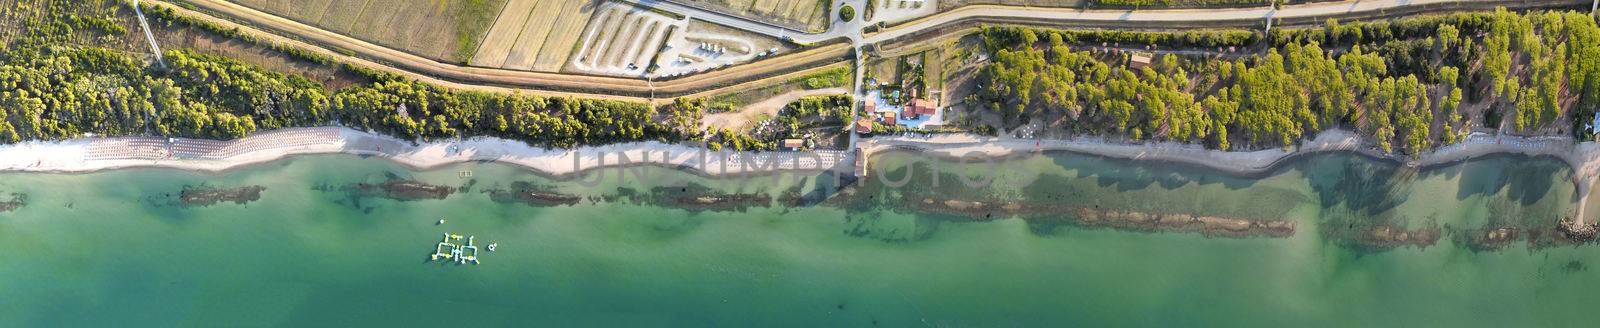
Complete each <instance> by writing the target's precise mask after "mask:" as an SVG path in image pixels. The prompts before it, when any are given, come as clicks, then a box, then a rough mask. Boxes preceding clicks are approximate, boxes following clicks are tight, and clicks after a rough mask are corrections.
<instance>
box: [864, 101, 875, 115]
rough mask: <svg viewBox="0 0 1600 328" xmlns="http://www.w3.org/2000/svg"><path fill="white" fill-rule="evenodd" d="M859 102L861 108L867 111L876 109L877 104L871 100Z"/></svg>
mask: <svg viewBox="0 0 1600 328" xmlns="http://www.w3.org/2000/svg"><path fill="white" fill-rule="evenodd" d="M861 103H862V104H861V109H862V110H866V111H867V112H868V113H871V112H876V111H878V105H877V104H874V103H872V102H871V101H863V102H861Z"/></svg>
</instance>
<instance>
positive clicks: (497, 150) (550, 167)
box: [0, 127, 850, 177]
mask: <svg viewBox="0 0 1600 328" xmlns="http://www.w3.org/2000/svg"><path fill="white" fill-rule="evenodd" d="M284 139H294V140H292V141H288V142H286V141H285V140H284ZM196 144H198V146H197V145H196ZM341 154H342V155H355V156H362V157H374V158H382V159H385V160H388V161H390V162H393V163H396V164H400V165H403V166H406V167H408V168H410V169H414V170H435V169H440V168H443V167H445V166H448V165H454V164H461V163H468V162H495V163H502V164H509V165H515V166H519V167H522V168H524V169H527V170H530V171H533V172H535V173H537V174H540V175H545V176H552V177H568V176H573V175H576V174H578V173H582V172H587V171H590V170H594V169H600V168H619V167H620V168H626V167H633V166H640V165H655V166H659V167H664V168H670V169H677V170H683V171H687V172H691V173H695V174H698V175H702V176H709V177H721V176H740V175H750V174H760V173H766V172H779V171H818V172H820V171H827V170H843V169H844V168H843V167H842V166H843V165H849V163H850V161H849V159H850V156H848V155H847V154H845V153H844V152H843V151H839V150H817V151H806V152H793V151H767V152H737V151H715V152H714V151H709V150H706V149H704V148H702V147H697V146H687V145H680V144H669V143H662V142H657V141H644V142H630V143H620V144H612V145H605V146H583V147H578V148H575V149H546V148H540V147H535V146H529V145H528V144H526V143H523V142H521V141H515V140H508V139H499V138H492V137H476V138H470V139H460V140H452V141H433V142H422V143H413V142H412V141H407V140H401V139H397V138H393V137H389V136H385V135H380V134H376V133H371V132H365V131H359V130H354V129H349V128H343V127H316V128H287V129H280V130H273V131H262V132H258V133H253V134H251V135H249V136H246V137H244V138H239V139H234V140H229V141H216V140H203V139H187V138H172V139H167V138H157V137H117V138H95V137H90V138H80V139H72V140H65V141H53V142H48V141H29V142H23V143H17V144H11V145H3V146H0V173H50V174H87V173H95V172H101V171H109V170H121V169H138V168H163V169H178V170H186V171H196V172H209V173H222V172H227V171H231V170H237V169H242V168H247V167H250V166H254V165H260V164H265V163H270V162H274V161H278V160H284V159H289V158H293V157H297V156H308V155H341Z"/></svg>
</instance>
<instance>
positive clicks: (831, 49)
mask: <svg viewBox="0 0 1600 328" xmlns="http://www.w3.org/2000/svg"><path fill="white" fill-rule="evenodd" d="M169 1H172V0H145V2H147V3H150V4H152V5H159V6H164V7H167V8H173V9H174V10H175V11H177V12H178V13H179V14H180V15H184V16H189V17H195V18H198V19H202V20H207V21H211V22H213V23H217V24H219V25H222V26H223V27H225V28H228V27H239V28H241V29H246V30H254V29H255V28H254V26H264V27H266V28H270V29H273V30H276V31H277V33H279V34H282V35H291V36H294V38H295V39H289V38H284V37H281V36H278V37H269V39H271V40H273V41H274V42H284V43H288V44H292V45H296V46H301V45H306V46H305V47H306V48H310V49H311V50H313V51H317V52H319V53H323V54H325V55H328V56H332V57H335V58H340V59H342V60H349V61H352V62H356V63H360V64H362V65H365V66H370V67H382V68H387V69H394V70H399V71H401V72H403V73H406V74H409V75H411V76H413V77H416V78H420V79H424V80H428V81H430V82H436V83H440V84H443V85H446V86H450V87H459V88H475V89H533V90H530V91H534V92H539V93H547V94H548V93H557V94H560V93H567V94H574V95H597V96H601V97H610V98H624V99H633V100H644V99H646V97H647V96H646V95H648V94H651V93H654V94H656V95H658V96H661V97H663V98H666V97H675V96H680V95H690V94H694V93H704V92H708V91H711V90H715V89H718V88H722V87H727V86H730V85H733V84H740V83H743V82H747V81H750V80H753V79H757V78H762V77H770V76H774V75H779V74H785V72H789V73H788V74H791V75H792V74H794V73H793V72H794V71H797V70H800V69H802V68H804V67H813V66H818V65H822V64H825V63H836V62H838V60H839V59H842V58H843V57H844V55H845V54H846V53H847V52H848V49H851V48H859V46H860V45H864V44H873V43H879V42H885V41H889V40H893V39H895V38H897V37H901V36H907V35H910V34H912V33H916V32H919V31H923V30H927V29H934V28H938V27H941V26H945V25H946V24H953V23H958V22H960V21H962V20H966V19H973V18H990V19H1002V20H1006V19H1010V20H1015V21H1017V22H1023V23H1033V24H1049V25H1062V24H1066V25H1071V24H1073V23H1075V22H1076V23H1085V22H1090V23H1094V22H1097V23H1099V24H1108V25H1112V26H1122V27H1129V28H1146V29H1148V28H1163V27H1167V28H1172V27H1173V26H1188V25H1194V24H1211V25H1216V26H1238V25H1240V24H1241V21H1240V20H1241V19H1244V20H1255V19H1261V18H1264V17H1266V16H1267V15H1268V14H1272V15H1273V16H1274V17H1278V18H1315V17H1322V16H1349V15H1369V16H1382V15H1383V13H1384V11H1385V10H1391V11H1392V10H1396V9H1398V8H1403V7H1416V6H1423V5H1438V4H1450V3H1471V4H1482V5H1488V4H1505V5H1524V4H1527V3H1529V2H1525V1H1506V0H1366V1H1350V2H1336V3H1317V4H1306V5H1296V6H1288V7H1286V8H1284V9H1282V10H1279V11H1277V12H1276V13H1272V10H1271V9H1270V8H1266V7H1261V8H1235V9H1206V10H1139V11H1132V10H1089V11H1082V10H1076V9H1070V8H1037V7H1004V6H987V5H982V6H967V7H961V8H957V9H955V10H950V11H946V12H943V13H939V14H935V15H932V16H928V17H924V18H921V19H917V20H914V21H911V22H907V23H904V24H899V25H897V26H895V27H891V28H888V29H886V30H884V31H880V32H878V33H873V34H871V35H865V36H863V35H861V34H860V33H859V32H860V30H861V27H862V26H863V24H862V22H861V20H860V19H857V20H855V21H853V22H850V23H840V22H837V21H835V22H834V23H833V26H832V27H831V28H829V30H828V31H827V32H823V33H803V32H800V31H794V30H788V29H784V28H782V27H779V26H776V25H771V24H766V23H762V22H758V21H754V20H750V19H746V18H742V17H737V16H732V15H727V14H722V13H718V12H713V11H708V10H703V9H699V8H694V7H689V6H683V5H679V4H675V3H671V2H665V1H660V0H622V1H628V2H633V3H639V4H644V5H649V6H655V7H657V8H661V9H664V10H668V11H674V12H678V13H680V14H684V15H686V16H688V17H692V18H695V19H701V20H706V21H710V22H715V23H719V24H725V25H729V26H733V27H737V28H742V29H747V30H750V31H752V32H755V33H761V34H766V35H771V36H780V35H781V36H787V37H790V38H791V39H792V40H794V41H796V42H801V43H816V42H823V41H828V40H831V39H838V38H846V39H849V41H850V42H848V43H845V44H833V45H829V46H822V47H818V48H816V49H811V50H806V51H802V52H798V53H793V54H789V55H784V56H779V57H775V58H773V59H769V60H764V61H759V62H757V63H756V64H748V65H736V66H734V67H731V68H729V69H723V70H715V71H711V72H705V73H700V74H695V75H691V76H688V77H684V78H678V79H673V80H668V81H658V82H655V83H653V85H652V84H651V83H649V82H647V81H645V80H642V79H631V78H618V77H603V76H590V75H578V74H561V73H543V72H528V71H515V70H505V69H494V68H482V67H469V66H460V65H455V64H450V63H443V62H439V61H435V60H431V59H427V58H423V57H420V56H416V55H412V54H409V53H405V52H402V51H399V50H395V49H391V48H388V47H383V46H379V45H376V44H373V43H370V42H366V41H362V40H359V39H356V38H353V37H350V36H347V35H342V34H338V33H334V32H331V31H327V30H323V29H320V28H316V27H312V26H309V25H306V24H302V23H299V22H295V21H293V20H289V19H286V18H283V17H279V16H275V15H271V14H268V13H265V12H261V11H258V10H254V9H250V8H247V7H243V6H239V5H237V4H234V3H231V2H228V1H225V0H182V1H183V2H185V3H188V4H192V5H194V6H196V7H199V8H201V9H204V10H206V11H208V12H211V13H219V14H221V15H224V16H227V17H230V18H232V19H238V20H241V21H244V22H246V23H248V24H249V25H250V26H244V25H241V24H238V23H236V22H232V21H228V20H224V19H219V18H216V17H212V16H210V15H209V14H203V13H199V12H195V11H191V10H187V9H184V8H181V7H178V6H176V5H172V4H170V3H168V2H169ZM863 2H864V0H846V1H841V2H838V3H836V5H835V7H834V8H830V9H829V12H830V17H834V16H836V15H832V14H833V13H836V12H837V10H838V7H839V6H840V5H842V4H845V3H848V4H852V5H854V6H856V7H858V8H859V7H860V6H861V5H862V3H863ZM1582 2H1589V1H1583V0H1537V1H1534V3H1572V4H1578V3H1582ZM1263 23H1264V21H1263ZM301 40H305V42H302V41H301ZM308 42H309V43H308ZM310 44H315V45H316V46H310ZM325 47H335V48H339V49H348V50H350V51H354V52H356V53H358V54H360V55H361V56H362V57H363V58H371V59H372V60H370V61H369V60H366V59H362V58H356V57H351V56H344V55H340V54H337V53H335V52H332V51H331V50H329V48H325ZM858 80H859V79H858ZM858 84H859V83H858ZM549 91H556V92H549Z"/></svg>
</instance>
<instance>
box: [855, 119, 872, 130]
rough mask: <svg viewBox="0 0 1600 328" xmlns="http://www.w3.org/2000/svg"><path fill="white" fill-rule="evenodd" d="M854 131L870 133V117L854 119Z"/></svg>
mask: <svg viewBox="0 0 1600 328" xmlns="http://www.w3.org/2000/svg"><path fill="white" fill-rule="evenodd" d="M856 133H872V119H871V118H863V119H860V120H857V121H856Z"/></svg>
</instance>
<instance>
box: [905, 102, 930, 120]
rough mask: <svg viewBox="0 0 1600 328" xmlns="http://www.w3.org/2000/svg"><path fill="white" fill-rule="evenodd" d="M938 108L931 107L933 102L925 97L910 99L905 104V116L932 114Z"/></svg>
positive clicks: (913, 116)
mask: <svg viewBox="0 0 1600 328" xmlns="http://www.w3.org/2000/svg"><path fill="white" fill-rule="evenodd" d="M937 110H938V109H935V108H933V102H932V101H928V100H927V99H912V100H911V103H910V104H907V105H906V117H910V118H919V117H922V116H923V115H928V116H932V115H933V114H934V113H936V111H937Z"/></svg>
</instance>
